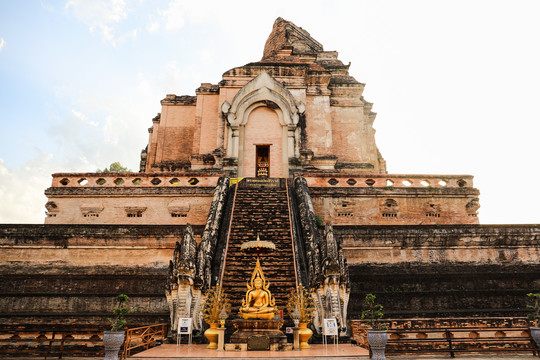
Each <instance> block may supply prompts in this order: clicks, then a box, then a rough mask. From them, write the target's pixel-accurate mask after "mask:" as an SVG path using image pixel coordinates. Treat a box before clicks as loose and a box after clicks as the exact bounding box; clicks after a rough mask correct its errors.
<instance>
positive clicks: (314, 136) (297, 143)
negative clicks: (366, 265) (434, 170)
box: [46, 18, 479, 225]
mask: <svg viewBox="0 0 540 360" xmlns="http://www.w3.org/2000/svg"><path fill="white" fill-rule="evenodd" d="M349 66H350V65H344V64H343V63H342V62H341V60H339V59H338V53H337V52H336V51H324V49H323V46H322V45H321V44H320V43H318V42H317V41H316V40H315V39H313V38H312V37H311V36H310V34H309V33H308V32H307V31H305V30H303V29H302V28H300V27H297V26H296V25H294V24H293V23H291V22H289V21H285V20H283V19H281V18H279V19H277V20H276V22H275V23H274V27H273V29H272V33H271V34H270V36H269V37H268V40H267V41H266V45H265V48H264V53H263V57H262V59H261V60H260V61H257V62H252V63H249V64H247V65H244V66H240V67H237V68H233V69H231V70H228V71H226V72H225V73H224V74H223V78H222V79H221V81H219V82H218V83H217V84H215V85H214V84H210V83H204V84H201V86H200V87H199V88H198V89H197V90H196V95H195V96H189V95H182V96H177V95H167V96H166V97H165V98H164V99H163V100H161V112H160V113H158V114H157V116H156V117H155V118H154V119H153V120H152V126H151V127H150V128H149V129H148V131H149V135H150V136H149V140H148V146H147V147H146V148H145V149H144V150H143V151H142V155H141V168H140V173H131V174H122V175H120V174H95V173H91V174H54V175H53V183H52V187H51V188H49V189H47V191H46V194H47V196H48V198H49V202H48V203H47V219H46V223H47V224H66V223H70V224H177V225H185V224H187V223H190V224H192V225H204V224H205V223H206V218H207V215H208V211H209V208H210V202H211V199H212V191H210V189H212V188H213V187H215V186H216V183H217V179H218V178H219V176H221V175H226V176H229V177H232V178H243V177H270V178H295V177H298V176H303V177H304V178H305V179H306V182H307V185H308V186H309V188H310V189H311V197H312V201H313V206H314V211H315V214H317V215H318V216H321V217H322V218H323V219H324V221H325V222H326V221H331V222H332V223H333V224H334V225H368V224H369V225H375V224H379V225H386V224H401V225H404V224H477V223H478V217H477V210H478V208H479V201H478V195H479V192H478V190H476V189H475V188H474V187H473V178H472V176H470V175H436V176H435V175H403V174H388V173H387V171H386V162H385V161H384V159H383V157H382V155H381V153H380V152H379V149H378V148H377V146H376V144H375V130H374V128H373V122H374V121H375V117H376V113H374V112H373V111H372V107H373V104H371V103H369V102H367V101H366V100H365V99H364V98H363V96H362V92H363V90H364V84H362V83H360V82H358V81H357V80H356V79H355V78H353V77H352V76H350V75H349V72H348V69H349Z"/></svg>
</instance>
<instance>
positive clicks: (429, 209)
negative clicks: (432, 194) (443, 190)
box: [424, 202, 441, 217]
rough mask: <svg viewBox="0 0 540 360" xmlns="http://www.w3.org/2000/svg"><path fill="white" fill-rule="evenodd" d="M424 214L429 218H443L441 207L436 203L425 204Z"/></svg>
mask: <svg viewBox="0 0 540 360" xmlns="http://www.w3.org/2000/svg"><path fill="white" fill-rule="evenodd" d="M424 212H425V213H426V216H428V217H441V205H440V204H439V203H436V202H427V203H425V204H424Z"/></svg>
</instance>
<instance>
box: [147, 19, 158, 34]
mask: <svg viewBox="0 0 540 360" xmlns="http://www.w3.org/2000/svg"><path fill="white" fill-rule="evenodd" d="M146 30H147V31H148V32H149V33H151V34H152V33H155V32H156V31H158V30H159V21H153V22H151V23H150V24H148V25H146Z"/></svg>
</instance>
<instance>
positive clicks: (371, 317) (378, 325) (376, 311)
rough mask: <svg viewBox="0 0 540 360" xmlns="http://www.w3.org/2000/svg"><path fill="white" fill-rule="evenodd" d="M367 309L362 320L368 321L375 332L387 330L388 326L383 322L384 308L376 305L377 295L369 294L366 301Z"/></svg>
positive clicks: (363, 312)
mask: <svg viewBox="0 0 540 360" xmlns="http://www.w3.org/2000/svg"><path fill="white" fill-rule="evenodd" d="M364 303H365V304H366V306H367V309H365V310H364V311H362V319H367V324H368V325H369V326H371V328H372V329H373V330H386V329H387V326H386V324H384V323H382V322H381V319H382V317H383V316H384V314H383V312H382V311H383V306H382V305H381V304H376V303H375V295H373V294H367V295H366V298H365V299H364Z"/></svg>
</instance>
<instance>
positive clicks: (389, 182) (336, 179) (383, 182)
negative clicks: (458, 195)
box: [298, 173, 473, 188]
mask: <svg viewBox="0 0 540 360" xmlns="http://www.w3.org/2000/svg"><path fill="white" fill-rule="evenodd" d="M298 175H300V174H298ZM303 176H304V177H305V179H306V181H307V184H308V186H309V187H382V188H394V187H399V188H408V187H411V188H472V187H473V176H471V175H417V174H411V175H408V174H373V175H368V174H366V175H364V174H362V175H360V174H359V175H351V174H324V173H316V174H310V173H306V174H303Z"/></svg>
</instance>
